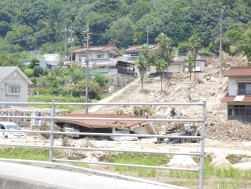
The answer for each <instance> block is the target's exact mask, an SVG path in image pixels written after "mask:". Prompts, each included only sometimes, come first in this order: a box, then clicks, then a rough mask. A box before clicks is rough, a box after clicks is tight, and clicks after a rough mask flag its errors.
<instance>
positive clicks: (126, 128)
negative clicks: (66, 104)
mask: <svg viewBox="0 0 251 189" xmlns="http://www.w3.org/2000/svg"><path fill="white" fill-rule="evenodd" d="M64 117H66V118H68V119H58V120H56V124H57V125H59V126H61V127H62V128H63V127H74V128H75V129H77V130H79V131H80V132H97V133H115V134H131V133H135V134H153V135H156V134H158V133H157V131H156V130H155V129H154V127H152V125H151V123H149V122H147V121H142V119H147V117H146V116H132V115H111V114H66V115H64ZM69 118H70V119H69ZM74 118H75V119H74ZM76 118H77V119H76ZM95 118H102V120H96V119H95ZM116 119H117V120H116ZM121 119H133V121H124V120H121ZM137 119H139V120H137ZM140 119H141V120H140ZM112 138H113V139H114V140H117V139H120V138H121V137H118V138H117V137H115V138H114V137H112Z"/></svg>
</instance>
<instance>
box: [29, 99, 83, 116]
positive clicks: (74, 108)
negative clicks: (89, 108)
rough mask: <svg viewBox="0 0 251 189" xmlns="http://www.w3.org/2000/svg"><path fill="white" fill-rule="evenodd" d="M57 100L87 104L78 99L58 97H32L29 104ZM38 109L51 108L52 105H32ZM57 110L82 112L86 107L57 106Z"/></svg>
mask: <svg viewBox="0 0 251 189" xmlns="http://www.w3.org/2000/svg"><path fill="white" fill-rule="evenodd" d="M53 100H55V101H56V102H80V103H81V102H83V103H84V102H85V100H84V99H80V98H76V97H58V96H48V95H47V96H30V97H29V102H52V101H53ZM31 106H32V107H36V108H51V105H31ZM56 107H57V109H65V110H68V111H70V112H72V111H77V110H81V109H83V108H84V106H80V105H57V106H56Z"/></svg>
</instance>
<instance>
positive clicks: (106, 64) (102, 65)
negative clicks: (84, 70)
mask: <svg viewBox="0 0 251 189" xmlns="http://www.w3.org/2000/svg"><path fill="white" fill-rule="evenodd" d="M73 53H74V54H75V62H77V63H79V65H80V66H81V67H86V58H87V56H88V58H89V69H92V70H95V71H98V72H102V73H106V74H116V73H117V68H116V65H117V61H118V57H120V56H121V53H120V52H119V50H118V48H117V47H116V46H115V45H114V44H108V45H103V46H90V47H89V48H87V47H80V48H78V49H76V50H74V51H73Z"/></svg>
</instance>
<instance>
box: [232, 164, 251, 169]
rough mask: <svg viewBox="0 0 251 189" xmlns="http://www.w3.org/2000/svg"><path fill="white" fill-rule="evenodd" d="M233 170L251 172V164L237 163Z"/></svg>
mask: <svg viewBox="0 0 251 189" xmlns="http://www.w3.org/2000/svg"><path fill="white" fill-rule="evenodd" d="M233 168H236V169H243V170H251V162H246V163H236V164H234V165H233Z"/></svg>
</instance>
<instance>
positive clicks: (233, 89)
mask: <svg viewBox="0 0 251 189" xmlns="http://www.w3.org/2000/svg"><path fill="white" fill-rule="evenodd" d="M224 76H225V77H228V78H229V85H228V93H227V94H226V95H225V96H224V97H223V98H222V100H221V101H222V102H225V103H227V109H228V119H229V120H232V119H237V120H240V121H244V122H245V121H248V122H251V67H247V66H241V67H230V68H229V69H227V70H226V71H225V73H224Z"/></svg>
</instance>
